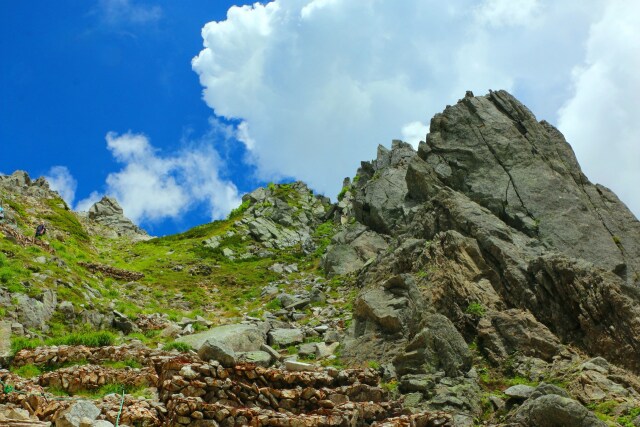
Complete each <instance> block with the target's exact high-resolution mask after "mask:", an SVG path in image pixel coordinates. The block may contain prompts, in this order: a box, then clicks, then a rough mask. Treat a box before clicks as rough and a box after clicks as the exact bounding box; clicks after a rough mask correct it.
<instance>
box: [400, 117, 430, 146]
mask: <svg viewBox="0 0 640 427" xmlns="http://www.w3.org/2000/svg"><path fill="white" fill-rule="evenodd" d="M427 132H429V126H427V125H425V124H424V123H422V122H411V123H407V124H406V125H404V126H402V129H401V131H400V133H401V134H402V140H403V141H406V142H408V143H410V144H411V145H413V147H414V148H418V144H419V143H420V141H424V140H425V139H426V136H427Z"/></svg>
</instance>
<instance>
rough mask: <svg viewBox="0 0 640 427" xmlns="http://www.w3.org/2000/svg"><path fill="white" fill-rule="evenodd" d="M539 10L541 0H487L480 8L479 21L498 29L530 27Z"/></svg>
mask: <svg viewBox="0 0 640 427" xmlns="http://www.w3.org/2000/svg"><path fill="white" fill-rule="evenodd" d="M539 8H540V1H539V0H487V1H485V2H483V3H482V4H481V5H480V6H479V7H478V19H480V21H482V22H485V23H487V24H490V25H493V26H496V27H500V26H509V25H514V26H517V25H530V24H532V23H533V20H534V15H535V14H536V12H537V11H538V9H539Z"/></svg>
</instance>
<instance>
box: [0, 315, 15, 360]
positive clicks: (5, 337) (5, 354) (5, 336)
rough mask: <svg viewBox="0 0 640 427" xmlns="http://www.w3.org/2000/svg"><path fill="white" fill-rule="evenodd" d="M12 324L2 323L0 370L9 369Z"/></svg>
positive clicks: (0, 326)
mask: <svg viewBox="0 0 640 427" xmlns="http://www.w3.org/2000/svg"><path fill="white" fill-rule="evenodd" d="M11 355H12V351H11V323H10V322H7V321H5V320H1V321H0V368H8V365H9V360H10V359H11Z"/></svg>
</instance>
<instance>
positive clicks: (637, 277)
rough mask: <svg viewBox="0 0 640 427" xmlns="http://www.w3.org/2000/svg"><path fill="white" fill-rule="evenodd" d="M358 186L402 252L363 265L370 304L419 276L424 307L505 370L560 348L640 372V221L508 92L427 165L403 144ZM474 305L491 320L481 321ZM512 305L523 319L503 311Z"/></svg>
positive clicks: (437, 126)
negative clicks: (396, 280) (510, 359)
mask: <svg viewBox="0 0 640 427" xmlns="http://www.w3.org/2000/svg"><path fill="white" fill-rule="evenodd" d="M394 159H396V160H394ZM358 175H359V180H358V181H357V184H355V185H354V186H353V188H352V189H351V192H352V193H353V194H352V200H353V203H352V204H353V212H354V215H355V219H356V220H357V221H358V222H360V223H361V226H364V227H366V228H368V229H370V230H375V231H377V232H378V233H383V234H385V235H389V236H390V241H395V242H397V243H394V248H393V250H391V251H388V253H389V255H388V256H384V257H378V258H376V259H374V260H372V261H371V262H369V263H368V265H366V266H364V265H363V266H361V267H359V268H360V270H359V271H360V274H359V276H358V282H359V284H360V285H361V286H363V288H364V291H363V293H368V292H372V295H375V293H376V292H377V293H379V292H381V291H380V283H382V282H383V281H384V280H385V279H386V278H387V277H389V276H391V275H397V274H413V275H415V277H416V280H417V283H418V287H419V288H420V289H421V290H422V293H423V295H424V300H425V302H426V304H427V306H428V307H429V308H430V309H431V310H434V311H438V312H440V313H443V314H445V315H447V316H448V317H449V318H450V319H451V320H452V321H453V322H454V324H455V325H456V327H457V328H458V329H459V330H460V331H461V332H462V333H463V335H464V336H465V337H468V339H474V338H475V337H476V336H477V335H478V333H479V331H480V333H481V334H482V340H481V343H480V344H481V350H483V351H485V352H486V354H489V355H490V357H491V358H493V359H494V361H496V362H498V360H499V359H503V358H504V357H505V355H508V354H512V353H513V352H520V351H524V352H525V353H526V354H530V355H533V356H535V357H539V358H542V359H545V360H550V358H551V357H553V356H554V355H556V354H557V353H558V350H559V349H561V348H562V347H561V346H560V345H559V343H560V342H562V343H565V344H572V345H576V346H578V347H580V348H581V349H583V350H584V351H586V352H588V353H589V354H592V355H602V356H604V357H606V358H607V359H608V360H610V361H612V362H614V363H617V364H621V365H623V366H625V367H627V368H631V369H633V370H634V371H635V372H640V323H639V322H638V321H637V320H636V319H640V291H638V289H640V273H639V271H640V245H639V242H640V222H638V220H637V219H635V218H634V217H633V215H632V214H631V212H630V211H629V210H628V209H627V208H626V206H624V204H623V203H621V202H620V201H619V200H618V199H617V198H616V197H615V195H613V194H612V193H611V192H609V191H608V190H606V189H604V188H603V187H601V186H597V185H593V184H591V183H590V182H589V181H588V179H587V178H586V177H585V176H584V174H583V173H582V172H581V170H580V167H579V165H578V163H577V161H576V159H575V156H574V155H573V152H572V151H571V148H570V146H569V145H568V144H567V143H566V141H565V140H564V138H563V137H562V135H561V134H560V133H559V132H558V131H557V130H556V129H554V128H553V127H552V126H551V125H549V124H548V123H546V122H538V121H537V119H536V118H535V117H534V116H533V114H532V113H531V112H530V111H529V110H528V109H527V108H526V107H524V106H523V105H522V104H520V103H519V102H518V101H517V100H516V99H515V98H513V97H512V96H511V95H509V94H508V93H506V92H504V91H499V92H491V93H490V94H489V95H487V96H480V97H473V96H472V95H468V96H466V97H465V98H464V99H462V100H460V101H459V102H458V103H457V104H456V105H454V106H451V107H447V108H446V109H445V111H444V112H443V113H441V114H437V115H436V116H435V117H434V118H433V120H432V122H431V129H430V133H429V135H428V136H427V138H426V142H424V143H421V145H420V147H419V149H418V152H417V154H411V149H410V148H408V147H405V146H404V145H403V144H399V143H395V144H394V146H393V147H392V150H391V151H390V152H388V153H387V151H385V150H380V152H379V155H378V159H376V160H375V161H374V162H371V163H366V162H365V163H363V166H362V167H361V168H360V170H359V171H358ZM399 176H404V182H405V185H395V184H393V185H392V184H391V183H392V182H393V183H397V178H398V177H399ZM381 177H389V179H385V180H384V182H378V181H380V180H381ZM374 178H375V179H374ZM380 186H384V191H382V190H381V189H380V188H379V187H380ZM388 192H394V194H390V195H388V197H387V196H384V197H383V196H381V194H387V193H388ZM385 197H386V198H385ZM383 200H388V201H393V206H387V204H389V203H391V202H383ZM353 227H355V228H357V227H358V224H356V225H354V226H353ZM414 239H418V240H414ZM419 240H422V242H427V243H423V244H424V246H422V247H420V246H416V245H415V243H411V245H413V246H411V245H409V246H407V247H406V249H401V248H403V247H404V246H405V245H406V244H407V242H415V241H419ZM325 267H326V265H325ZM472 304H476V305H479V306H481V307H484V309H483V310H484V311H485V312H486V316H487V318H483V316H476V318H475V319H476V320H474V321H472V319H471V317H470V315H469V314H468V313H467V312H466V310H467V307H469V306H471V305H472ZM507 308H512V309H517V310H520V313H523V314H520V315H517V316H516V318H515V319H508V316H509V315H506V314H496V313H500V312H502V311H504V310H506V309H507ZM401 311H402V310H401ZM527 312H528V313H530V315H529V314H524V313H527ZM514 313H516V312H512V313H511V315H513V314H514ZM396 317H398V316H396ZM418 317H420V316H418ZM478 319H479V320H480V324H479V325H478V323H477V322H478ZM419 320H421V319H418V321H419ZM487 322H489V323H490V324H489V323H487ZM478 328H479V329H478ZM354 332H357V331H354ZM356 335H357V334H356ZM485 338H486V339H485ZM408 339H409V336H407V335H405V336H404V340H405V341H406V340H408ZM401 341H402V340H401V339H399V340H398V344H399V345H402V343H401ZM347 342H355V341H350V340H347ZM483 344H486V348H482V345H483ZM396 347H397V346H396ZM362 351H363V354H364V352H367V351H370V349H368V348H367V347H366V346H363V347H362ZM384 351H385V352H387V350H384ZM347 353H348V352H347ZM389 355H391V354H389Z"/></svg>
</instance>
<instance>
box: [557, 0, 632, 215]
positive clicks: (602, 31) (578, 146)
mask: <svg viewBox="0 0 640 427" xmlns="http://www.w3.org/2000/svg"><path fill="white" fill-rule="evenodd" d="M638 70H640V3H638V2H637V1H636V0H614V1H611V2H609V3H608V4H607V8H606V10H605V13H604V15H603V16H602V18H601V19H600V20H599V21H597V22H596V23H594V24H593V26H592V27H591V30H590V33H589V39H588V43H587V56H586V60H585V62H584V63H583V64H580V66H578V67H576V68H575V69H574V77H573V83H574V89H575V93H574V95H573V97H571V99H570V100H569V101H568V102H567V103H566V105H565V106H564V107H563V108H562V109H561V111H560V118H559V127H560V130H562V132H563V133H564V135H565V136H566V137H567V140H568V141H569V142H571V144H572V145H573V148H574V150H575V151H576V155H577V157H578V160H580V161H581V164H582V167H583V170H584V171H585V173H586V175H587V176H588V177H589V178H590V179H591V181H595V182H600V183H603V184H605V185H607V186H608V187H610V188H612V189H613V190H614V191H615V192H616V193H617V194H618V196H619V197H620V198H621V199H622V200H623V201H624V202H626V203H627V205H628V206H629V208H630V209H632V210H633V211H634V212H635V214H636V216H640V193H639V192H638V186H639V185H640V104H639V103H638V99H637V94H638V93H640V74H638Z"/></svg>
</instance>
